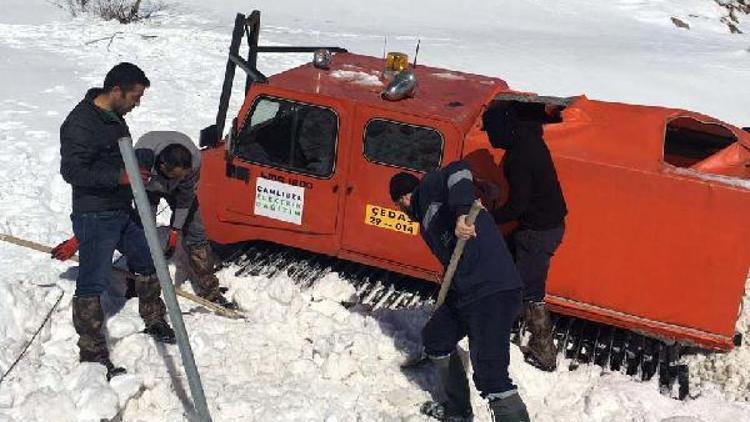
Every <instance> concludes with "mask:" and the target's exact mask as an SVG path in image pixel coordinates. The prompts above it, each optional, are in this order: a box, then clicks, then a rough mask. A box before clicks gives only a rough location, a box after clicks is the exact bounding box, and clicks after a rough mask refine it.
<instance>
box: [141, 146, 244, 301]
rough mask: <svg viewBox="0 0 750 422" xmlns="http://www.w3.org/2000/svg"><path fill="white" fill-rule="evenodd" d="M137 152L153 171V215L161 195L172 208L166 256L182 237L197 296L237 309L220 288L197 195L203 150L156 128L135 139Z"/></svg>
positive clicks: (148, 189)
mask: <svg viewBox="0 0 750 422" xmlns="http://www.w3.org/2000/svg"><path fill="white" fill-rule="evenodd" d="M135 154H136V157H138V164H139V166H140V167H141V168H146V169H149V170H150V172H151V178H150V179H149V181H148V183H147V184H146V193H147V194H148V198H149V202H150V203H151V210H152V211H154V212H153V215H156V208H157V206H158V205H159V201H160V200H161V198H164V199H165V200H166V201H167V204H169V207H170V208H171V209H172V219H171V223H170V227H169V236H168V237H167V247H166V249H165V252H164V253H165V256H166V257H167V258H170V257H171V256H172V254H173V253H174V250H175V247H176V246H177V241H178V238H179V237H182V245H183V247H184V249H185V251H186V252H187V254H188V262H189V263H190V268H191V269H192V270H193V272H194V273H195V275H197V276H198V286H197V287H198V288H197V290H198V292H197V293H198V295H199V296H201V297H203V298H204V299H207V300H210V301H211V302H214V303H216V304H218V305H220V306H223V307H225V308H228V309H237V305H235V304H234V303H232V302H230V301H229V300H227V299H226V298H225V297H224V296H223V295H222V294H221V291H220V290H219V279H218V278H216V276H215V275H214V266H215V262H214V259H213V256H214V255H213V253H212V252H211V246H210V245H209V243H208V237H207V236H206V229H205V227H204V225H203V220H202V219H201V214H200V209H199V208H198V199H197V198H196V196H195V190H196V188H197V187H198V177H199V176H200V151H199V150H198V148H196V146H195V144H194V143H193V141H192V140H191V139H190V138H189V137H188V136H187V135H185V134H183V133H180V132H168V131H164V132H158V131H155V132H148V133H146V134H145V135H143V136H142V137H141V138H140V139H139V140H138V142H136V144H135Z"/></svg>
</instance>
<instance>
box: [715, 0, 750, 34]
mask: <svg viewBox="0 0 750 422" xmlns="http://www.w3.org/2000/svg"><path fill="white" fill-rule="evenodd" d="M714 1H715V2H716V3H717V4H718V5H719V6H721V7H723V8H725V9H727V12H728V14H727V15H726V16H724V17H722V18H721V21H722V22H723V23H724V24H725V25H726V26H727V27H728V28H729V30H730V31H731V32H732V33H733V34H741V33H742V31H740V28H739V24H740V18H739V16H741V15H750V0H714Z"/></svg>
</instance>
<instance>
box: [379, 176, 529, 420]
mask: <svg viewBox="0 0 750 422" xmlns="http://www.w3.org/2000/svg"><path fill="white" fill-rule="evenodd" d="M390 194H391V199H393V201H394V202H395V203H396V204H397V205H398V206H399V207H400V208H401V209H402V210H403V211H404V212H406V213H407V214H408V215H409V216H410V217H411V218H412V219H413V220H415V221H418V222H419V223H420V232H421V234H422V237H423V239H424V241H425V242H426V243H427V246H429V248H430V250H431V251H432V253H433V254H434V255H435V256H436V257H437V258H438V259H439V260H440V262H441V263H442V264H443V265H444V266H446V267H447V265H448V263H449V261H450V257H451V254H452V253H453V249H454V247H455V245H456V240H457V234H458V233H461V235H462V236H464V235H463V233H466V232H467V228H468V232H471V231H472V230H471V229H472V226H467V224H466V221H465V220H466V214H467V213H468V211H469V209H470V208H471V204H472V203H473V202H474V199H475V194H474V184H473V180H472V174H471V171H470V170H469V168H468V166H467V165H466V163H464V162H462V161H457V162H453V163H451V164H449V165H448V166H446V167H445V168H443V169H440V170H436V171H434V172H431V173H428V174H427V175H425V176H424V178H423V179H422V180H421V182H420V180H419V179H418V178H417V177H415V176H414V175H412V174H410V173H405V172H402V173H398V174H396V175H395V176H393V178H391V181H390ZM473 229H474V230H473V236H470V237H469V238H468V241H467V242H466V246H465V249H464V252H463V256H462V257H461V260H460V262H459V264H458V268H457V269H456V273H455V275H454V279H453V282H452V284H451V287H450V290H449V291H448V295H447V297H446V300H445V303H444V304H443V305H442V306H440V307H439V308H438V309H437V310H436V311H435V313H434V314H433V315H432V318H431V319H430V320H429V322H428V323H427V325H426V326H425V327H424V330H423V331H422V341H423V345H424V351H425V354H426V355H427V356H428V357H429V358H430V360H431V361H432V362H433V363H434V365H435V367H436V369H437V371H438V374H439V376H440V380H441V383H442V384H443V388H444V390H445V393H446V396H447V401H445V402H442V403H436V402H427V403H425V404H424V405H423V406H422V412H423V413H425V414H427V415H429V416H432V417H434V418H436V419H438V420H443V421H470V420H472V418H473V416H472V415H473V412H472V409H471V401H470V395H469V384H468V380H467V378H466V372H465V370H464V367H463V364H462V362H461V360H460V358H459V357H458V355H457V353H456V345H457V344H458V342H459V341H460V340H461V339H462V338H463V337H465V336H468V337H469V349H470V356H471V362H472V366H473V368H474V385H475V386H476V388H477V390H479V392H480V394H481V395H482V397H483V398H485V399H487V400H488V402H489V406H490V409H491V411H492V414H493V416H494V418H495V420H496V421H503V422H521V421H529V416H528V413H527V411H526V405H525V404H524V402H523V400H522V399H521V397H520V396H519V395H518V391H517V389H516V386H515V385H514V384H513V381H512V380H511V379H510V375H509V374H508V365H509V363H510V331H511V328H512V326H513V321H514V320H515V319H516V316H517V315H518V312H519V311H520V309H521V297H522V292H521V287H522V284H521V279H520V276H519V275H518V271H517V270H516V267H515V265H514V263H513V258H512V257H511V255H510V252H509V251H508V248H507V246H506V245H505V241H504V240H503V237H502V235H501V234H500V232H499V230H498V228H497V226H496V225H495V223H494V221H493V219H492V216H490V214H489V213H487V211H485V210H481V211H480V213H479V215H478V216H477V219H476V222H475V224H474V226H473Z"/></svg>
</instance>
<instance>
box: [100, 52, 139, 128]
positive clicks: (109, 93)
mask: <svg viewBox="0 0 750 422" xmlns="http://www.w3.org/2000/svg"><path fill="white" fill-rule="evenodd" d="M149 86H151V81H149V80H148V78H147V77H146V74H145V73H143V70H141V69H140V68H139V67H138V66H136V65H134V64H132V63H126V62H123V63H120V64H118V65H116V66H115V67H113V68H112V69H111V70H110V71H109V72H108V73H107V76H106V77H105V78H104V93H103V95H104V96H105V97H106V100H105V101H106V105H107V106H108V108H109V109H111V110H112V111H114V112H116V113H118V114H120V115H121V116H124V115H126V114H127V113H128V112H130V110H132V109H134V108H135V107H137V106H138V105H139V104H140V103H141V97H142V96H143V93H144V92H145V91H146V88H148V87H149Z"/></svg>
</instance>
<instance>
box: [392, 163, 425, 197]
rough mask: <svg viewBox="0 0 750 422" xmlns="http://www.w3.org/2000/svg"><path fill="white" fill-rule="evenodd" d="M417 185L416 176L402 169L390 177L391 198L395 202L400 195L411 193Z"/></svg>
mask: <svg viewBox="0 0 750 422" xmlns="http://www.w3.org/2000/svg"><path fill="white" fill-rule="evenodd" d="M417 186H419V179H417V176H415V175H413V174H411V173H407V172H405V171H402V172H401V173H398V174H396V175H395V176H393V177H391V186H390V188H391V199H393V202H397V201H398V200H399V199H401V197H402V196H404V195H406V194H408V193H412V192H413V191H414V189H416V188H417Z"/></svg>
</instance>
